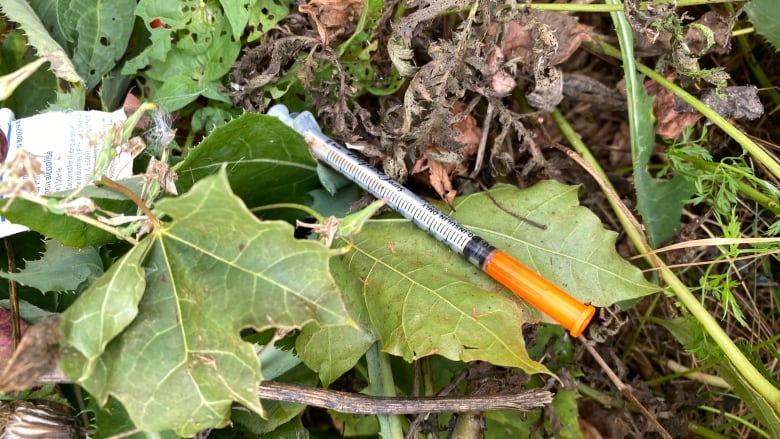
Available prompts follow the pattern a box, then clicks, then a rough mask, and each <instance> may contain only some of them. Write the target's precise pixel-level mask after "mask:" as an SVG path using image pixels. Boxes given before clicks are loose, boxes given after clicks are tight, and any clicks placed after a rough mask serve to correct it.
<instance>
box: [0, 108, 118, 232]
mask: <svg viewBox="0 0 780 439" xmlns="http://www.w3.org/2000/svg"><path fill="white" fill-rule="evenodd" d="M126 118H127V117H126V116H125V113H124V111H123V110H121V109H120V110H117V111H115V112H113V113H106V112H102V111H73V112H68V113H65V112H50V113H43V114H39V115H36V116H33V117H26V118H24V119H19V120H14V114H13V112H11V111H10V110H9V109H7V108H2V109H0V129H1V130H2V131H3V132H4V133H5V135H6V139H7V140H8V154H7V155H6V158H5V160H12V159H13V157H14V155H15V154H16V153H17V151H19V150H21V149H24V150H26V151H27V152H29V153H31V154H32V155H34V156H35V157H37V158H38V160H39V161H40V162H41V168H42V171H43V172H42V173H41V175H40V176H38V178H37V179H36V181H35V185H36V187H37V188H38V193H40V194H50V193H55V192H60V191H67V190H70V189H75V188H77V187H79V186H81V185H82V184H83V183H84V182H85V181H87V180H88V179H89V178H90V177H91V176H92V174H93V173H94V172H95V161H96V159H97V157H98V155H99V154H100V149H101V148H102V147H103V139H104V137H105V135H106V132H108V130H109V129H110V128H111V126H113V125H114V123H115V122H123V121H125V119H126ZM132 172H133V159H132V157H131V156H130V155H129V154H127V153H122V154H118V155H117V156H116V158H114V160H113V161H112V162H111V164H110V165H109V167H108V169H107V170H106V172H105V174H106V175H107V176H108V177H110V178H111V179H113V180H121V179H123V178H127V177H130V175H132ZM26 230H28V229H27V228H26V227H24V226H20V225H17V224H13V223H11V222H9V221H8V220H6V219H5V218H0V237H5V236H9V235H13V234H14V233H19V232H23V231H26Z"/></svg>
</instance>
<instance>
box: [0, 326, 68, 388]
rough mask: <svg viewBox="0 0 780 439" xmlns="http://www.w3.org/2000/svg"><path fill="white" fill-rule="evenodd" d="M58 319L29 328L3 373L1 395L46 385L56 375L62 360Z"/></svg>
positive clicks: (0, 379)
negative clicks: (59, 362) (47, 378)
mask: <svg viewBox="0 0 780 439" xmlns="http://www.w3.org/2000/svg"><path fill="white" fill-rule="evenodd" d="M60 338H61V334H60V331H59V319H58V318H51V319H47V320H44V321H42V322H40V323H37V324H35V325H33V326H30V327H29V328H28V329H27V332H26V333H25V335H24V337H22V341H21V343H19V346H18V347H17V349H16V351H15V352H14V354H13V356H11V359H10V360H8V362H6V363H5V364H4V366H3V368H2V372H1V373H0V393H13V392H19V391H21V390H25V389H29V388H31V387H35V386H38V385H40V383H42V382H46V381H47V380H46V378H45V377H47V376H50V375H52V374H56V373H57V370H58V369H57V361H59V358H60Z"/></svg>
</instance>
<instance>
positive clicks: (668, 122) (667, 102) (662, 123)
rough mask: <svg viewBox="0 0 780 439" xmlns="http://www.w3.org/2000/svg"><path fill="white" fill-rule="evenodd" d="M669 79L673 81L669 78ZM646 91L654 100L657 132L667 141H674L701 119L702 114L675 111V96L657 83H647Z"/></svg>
mask: <svg viewBox="0 0 780 439" xmlns="http://www.w3.org/2000/svg"><path fill="white" fill-rule="evenodd" d="M667 79H672V77H671V76H667ZM645 90H647V93H648V94H649V95H650V96H655V99H654V100H653V115H655V119H656V121H657V122H656V128H655V129H656V132H657V133H658V135H660V136H661V137H663V138H665V139H673V138H675V137H677V136H679V135H680V133H682V132H683V130H684V129H685V128H687V127H689V126H691V125H693V124H694V123H696V121H698V120H699V119H701V114H700V113H682V112H680V111H678V110H676V109H675V105H674V95H673V94H672V92H670V91H669V90H668V89H666V88H664V87H661V86H660V85H658V83H657V82H655V81H650V80H648V81H645Z"/></svg>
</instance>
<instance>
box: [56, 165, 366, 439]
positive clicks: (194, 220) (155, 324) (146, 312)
mask: <svg viewBox="0 0 780 439" xmlns="http://www.w3.org/2000/svg"><path fill="white" fill-rule="evenodd" d="M156 207H157V209H158V210H159V211H160V212H162V214H163V215H164V216H161V217H162V218H165V219H166V222H165V223H164V224H163V225H162V226H161V227H159V228H158V229H157V230H155V231H154V232H152V234H151V235H150V236H148V237H146V238H145V239H143V240H142V241H141V242H140V243H139V244H138V245H137V246H136V247H134V248H133V249H132V250H131V251H130V252H128V253H127V254H126V255H125V256H124V257H123V258H122V259H120V260H119V261H117V262H116V263H115V264H114V265H113V266H112V267H111V268H110V269H109V271H108V272H107V273H106V275H104V276H103V277H102V278H101V279H100V280H98V281H97V282H96V283H95V284H94V285H93V286H92V287H91V288H90V289H88V290H87V291H86V292H85V293H84V294H83V295H82V296H81V297H80V298H79V299H78V301H77V302H76V303H74V304H73V305H72V306H71V307H70V308H69V309H68V310H66V311H65V313H63V315H62V329H63V333H64V334H65V346H66V349H65V354H64V355H63V359H62V361H61V364H60V366H61V368H62V370H63V371H64V372H65V373H66V374H67V375H68V376H69V377H70V378H71V379H73V380H74V381H75V382H77V383H78V384H80V385H82V386H83V387H84V388H86V389H87V390H88V391H89V392H90V393H91V394H92V395H93V396H94V397H95V398H96V399H97V400H98V401H99V402H100V403H101V404H105V402H106V401H107V399H108V397H109V396H114V397H115V398H116V399H118V400H119V401H121V402H122V404H123V405H124V407H125V408H126V409H127V412H128V414H129V415H130V417H131V418H132V420H133V422H134V423H135V424H136V426H137V427H138V428H139V429H141V430H143V431H163V430H168V429H173V430H175V431H176V432H177V433H178V434H181V435H193V434H195V433H196V432H198V431H200V430H202V429H204V428H209V427H214V426H219V425H224V423H225V422H227V420H228V418H229V412H230V406H231V404H232V403H233V402H234V401H235V402H239V403H241V404H243V405H244V406H245V407H247V408H249V409H250V410H253V411H255V412H257V413H262V407H261V405H260V402H259V400H258V398H257V394H256V393H257V386H258V384H259V383H260V381H261V379H262V374H261V369H260V362H259V360H258V358H257V356H256V354H255V351H254V349H253V346H252V345H251V344H250V343H246V342H244V341H243V340H242V339H241V337H240V331H241V330H242V329H244V328H254V329H256V330H264V329H267V328H300V327H302V326H304V325H305V324H307V323H309V322H317V323H319V324H320V325H324V326H327V325H343V324H350V322H351V320H350V318H349V317H348V316H347V313H346V310H345V308H344V304H343V302H342V300H341V298H340V295H339V292H338V289H337V288H336V285H335V283H334V281H333V278H332V277H331V275H330V273H329V268H328V262H329V258H330V257H331V255H333V252H332V251H331V250H328V249H327V248H325V247H324V246H322V245H321V244H319V243H317V242H314V241H301V240H296V239H294V238H293V228H292V226H290V225H289V224H287V223H284V222H280V221H263V222H261V221H258V220H257V219H256V218H255V217H254V216H253V215H252V214H251V213H250V212H249V211H248V210H247V209H246V207H245V206H244V204H243V203H242V202H241V200H240V199H239V198H238V197H236V196H235V195H233V194H232V193H231V192H230V187H229V184H228V180H227V176H226V172H225V170H224V168H223V169H222V170H221V171H219V172H218V173H217V174H216V175H213V176H209V177H206V178H204V179H203V180H201V181H199V182H198V183H196V184H195V185H194V186H193V187H192V189H191V190H190V191H189V192H188V193H186V194H185V195H182V196H181V197H178V198H171V199H164V200H161V201H159V202H158V203H157V206H156Z"/></svg>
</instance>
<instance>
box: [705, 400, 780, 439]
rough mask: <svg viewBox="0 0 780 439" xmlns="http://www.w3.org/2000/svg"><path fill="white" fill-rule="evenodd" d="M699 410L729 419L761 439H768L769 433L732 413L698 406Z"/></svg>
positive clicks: (706, 406)
mask: <svg viewBox="0 0 780 439" xmlns="http://www.w3.org/2000/svg"><path fill="white" fill-rule="evenodd" d="M699 408H700V409H702V410H704V411H705V412H710V413H715V414H716V415H723V416H725V417H726V418H727V419H731V420H732V421H734V422H736V423H738V424H740V425H744V426H745V427H747V428H749V429H751V430H752V431H753V432H755V433H756V434H757V435H759V436H761V437H767V438H768V437H769V433H767V432H766V431H764V430H762V429H761V428H759V427H758V426H756V425H754V424H751V423H750V422H748V421H746V420H744V419H742V418H740V417H739V416H737V415H735V414H733V413H729V412H726V411H723V410H721V409H716V408H715V407H710V406H708V405H701V406H699Z"/></svg>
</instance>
